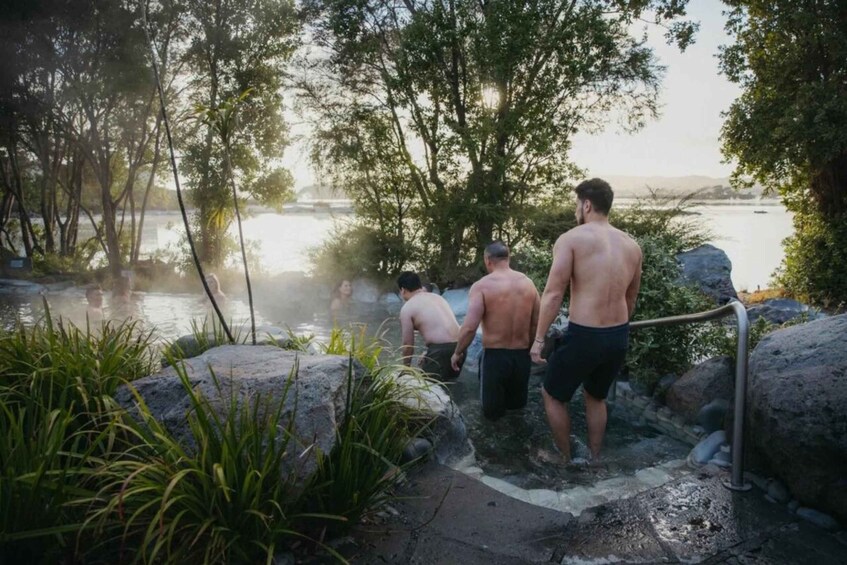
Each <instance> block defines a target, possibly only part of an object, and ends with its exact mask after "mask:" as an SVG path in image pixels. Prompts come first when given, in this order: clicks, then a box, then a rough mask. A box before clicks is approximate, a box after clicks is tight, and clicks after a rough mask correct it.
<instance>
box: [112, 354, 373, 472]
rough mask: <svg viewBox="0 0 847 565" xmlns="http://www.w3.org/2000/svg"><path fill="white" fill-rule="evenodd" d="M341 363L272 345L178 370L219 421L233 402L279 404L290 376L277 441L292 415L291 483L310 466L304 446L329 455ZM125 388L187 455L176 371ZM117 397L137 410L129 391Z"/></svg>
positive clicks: (341, 404)
mask: <svg viewBox="0 0 847 565" xmlns="http://www.w3.org/2000/svg"><path fill="white" fill-rule="evenodd" d="M348 363H349V358H348V357H347V356H345V355H320V356H318V355H315V356H310V355H298V354H296V353H295V352H293V351H286V350H284V349H280V348H278V347H273V346H252V345H224V346H221V347H216V348H214V349H210V350H208V351H206V352H205V353H203V354H202V355H200V356H198V357H195V358H193V359H188V360H186V361H184V363H183V366H184V368H185V372H186V375H187V376H188V380H189V383H190V385H191V387H192V389H193V390H195V391H196V392H198V393H200V394H202V395H203V396H204V397H205V398H206V399H208V401H209V404H210V405H211V407H212V409H213V410H216V411H217V413H218V415H219V416H220V417H221V418H222V419H224V420H225V419H226V414H227V410H228V407H229V405H230V401H231V400H232V398H233V397H235V399H236V403H237V404H238V406H239V407H240V406H242V405H243V404H244V403H245V402H247V403H252V402H255V401H256V400H257V399H258V398H268V396H269V395H270V396H272V397H274V398H279V399H281V398H282V396H283V394H284V393H285V390H286V386H288V382H289V376H290V375H293V376H294V378H293V379H292V380H291V386H290V389H289V390H288V393H287V395H286V396H285V401H284V402H285V405H284V407H285V412H284V417H283V418H282V421H281V422H280V425H279V427H280V430H279V434H277V437H278V438H279V439H281V438H283V437H285V435H284V434H285V432H284V429H285V427H286V426H287V425H288V423H289V422H291V417H292V415H293V418H294V422H293V439H292V441H293V442H294V443H293V444H290V448H289V450H288V461H287V465H288V468H289V469H293V470H294V471H295V472H296V473H297V476H298V477H301V478H305V477H307V476H309V475H310V474H312V473H313V472H314V471H315V469H316V468H317V461H316V454H315V449H309V447H314V448H317V449H320V451H322V452H323V453H329V452H330V450H331V449H332V447H333V446H334V445H335V441H336V428H337V425H338V424H339V423H341V421H342V420H343V417H344V412H345V402H346V398H347V380H348V369H349V366H348ZM295 367H297V370H296V375H295V374H294V371H295ZM353 371H354V373H355V374H356V376H357V377H358V376H359V375H361V373H362V372H363V369H362V368H361V367H360V366H359V365H358V364H355V365H354V368H353ZM216 380H217V382H216ZM132 386H133V387H134V388H135V390H137V391H138V394H139V395H140V396H141V398H142V399H144V402H145V404H146V405H147V408H148V409H149V410H150V413H151V415H152V416H153V417H154V418H155V419H156V420H158V421H159V422H161V423H162V424H163V425H164V426H165V427H166V428H167V429H168V430H169V431H170V432H171V433H172V434H173V435H174V437H176V438H177V439H178V440H179V441H180V442H181V443H183V444H184V445H185V446H186V447H187V448H189V449H193V447H194V444H193V439H192V434H191V430H190V428H189V424H188V420H187V418H186V416H187V415H188V414H189V413H190V411H191V410H192V404H191V401H190V399H189V396H188V392H187V391H186V389H185V387H184V386H183V384H182V382H181V381H180V378H179V376H178V374H177V371H176V369H175V368H173V367H169V368H166V369H164V370H162V371H160V372H159V373H157V374H155V375H152V376H149V377H145V378H142V379H139V380H136V381H133V383H132ZM116 399H117V401H118V402H119V403H120V404H121V405H122V406H124V407H125V408H127V409H128V410H130V411H131V412H134V411H135V410H136V399H135V396H134V395H133V393H132V390H131V389H130V388H129V387H127V386H124V387H122V388H120V389H119V390H118V392H117V394H116ZM295 402H296V412H295Z"/></svg>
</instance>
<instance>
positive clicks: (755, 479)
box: [744, 471, 768, 492]
mask: <svg viewBox="0 0 847 565" xmlns="http://www.w3.org/2000/svg"><path fill="white" fill-rule="evenodd" d="M744 480H745V481H750V482H751V483H753V484H754V485H756V487H758V488H759V489H760V490H763V491H766V492H767V490H768V479H766V478H765V477H763V476H761V475H759V474H758V473H753V472H751V471H744Z"/></svg>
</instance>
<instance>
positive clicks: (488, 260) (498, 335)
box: [451, 241, 539, 420]
mask: <svg viewBox="0 0 847 565" xmlns="http://www.w3.org/2000/svg"><path fill="white" fill-rule="evenodd" d="M484 259H485V268H486V270H487V271H488V273H489V274H487V275H486V276H484V277H482V278H481V279H480V280H478V281H477V282H476V283H475V284H474V285H473V286H472V287H471V292H470V296H469V297H468V313H467V316H466V317H465V321H464V323H463V324H462V328H461V329H460V330H459V343H458V344H457V345H456V352H455V353H454V354H453V357H452V359H451V363H452V364H453V368H454V369H456V370H458V369H459V365H460V364H461V362H462V360H463V358H464V356H465V350H466V349H467V348H468V346H469V345H470V344H471V342H472V341H473V338H474V335H475V334H476V328H477V327H478V326H479V324H480V322H482V346H483V353H482V358H481V359H480V370H479V379H480V384H479V394H480V398H481V400H482V413H483V415H484V416H485V417H486V418H490V419H493V420H496V419H497V418H499V417H501V416H502V415H503V414H505V412H506V409H513V408H523V407H524V406H526V400H527V387H528V385H529V369H530V359H529V345H530V344H531V343H532V341H533V338H534V337H535V325H536V322H537V320H538V304H539V299H538V291H537V290H536V289H535V285H534V284H532V281H531V280H529V277H527V276H526V275H524V274H523V273H519V272H517V271H513V270H512V269H511V268H510V267H509V248H508V247H507V246H506V244H505V243H503V242H501V241H495V242H494V243H492V244H491V245H489V246H488V247H486V248H485V255H484Z"/></svg>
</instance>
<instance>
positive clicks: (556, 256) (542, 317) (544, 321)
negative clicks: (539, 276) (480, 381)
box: [529, 234, 573, 363]
mask: <svg viewBox="0 0 847 565" xmlns="http://www.w3.org/2000/svg"><path fill="white" fill-rule="evenodd" d="M572 274H573V246H572V245H571V242H570V238H569V237H568V234H562V235H561V236H559V239H557V240H556V244H555V245H554V246H553V264H552V265H550V274H548V275H547V284H546V285H545V286H544V294H542V295H541V302H540V306H539V311H538V325H537V327H536V330H535V337H534V338H533V342H532V348H531V349H530V350H529V353H530V356H531V357H532V360H533V361H534V362H536V363H543V362H544V361H543V359H542V358H541V348H542V347H543V346H544V336H546V335H547V330H548V329H550V324H552V323H553V320H555V319H556V316H558V315H559V309H560V308H561V307H562V299H563V298H564V297H565V291H566V290H567V288H568V284H570V282H571V275H572ZM539 339H540V340H541V341H538V340H539Z"/></svg>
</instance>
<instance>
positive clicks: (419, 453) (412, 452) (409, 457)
mask: <svg viewBox="0 0 847 565" xmlns="http://www.w3.org/2000/svg"><path fill="white" fill-rule="evenodd" d="M430 451H432V443H431V442H430V441H429V440H428V439H426V438H422V437H416V438H414V439H412V440H411V441H409V443H408V444H407V445H406V447H405V448H404V449H403V455H402V458H401V460H402V462H403V463H409V462H411V461H414V460H415V459H419V458H423V457H426V456H427V455H428V454H429V452H430Z"/></svg>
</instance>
